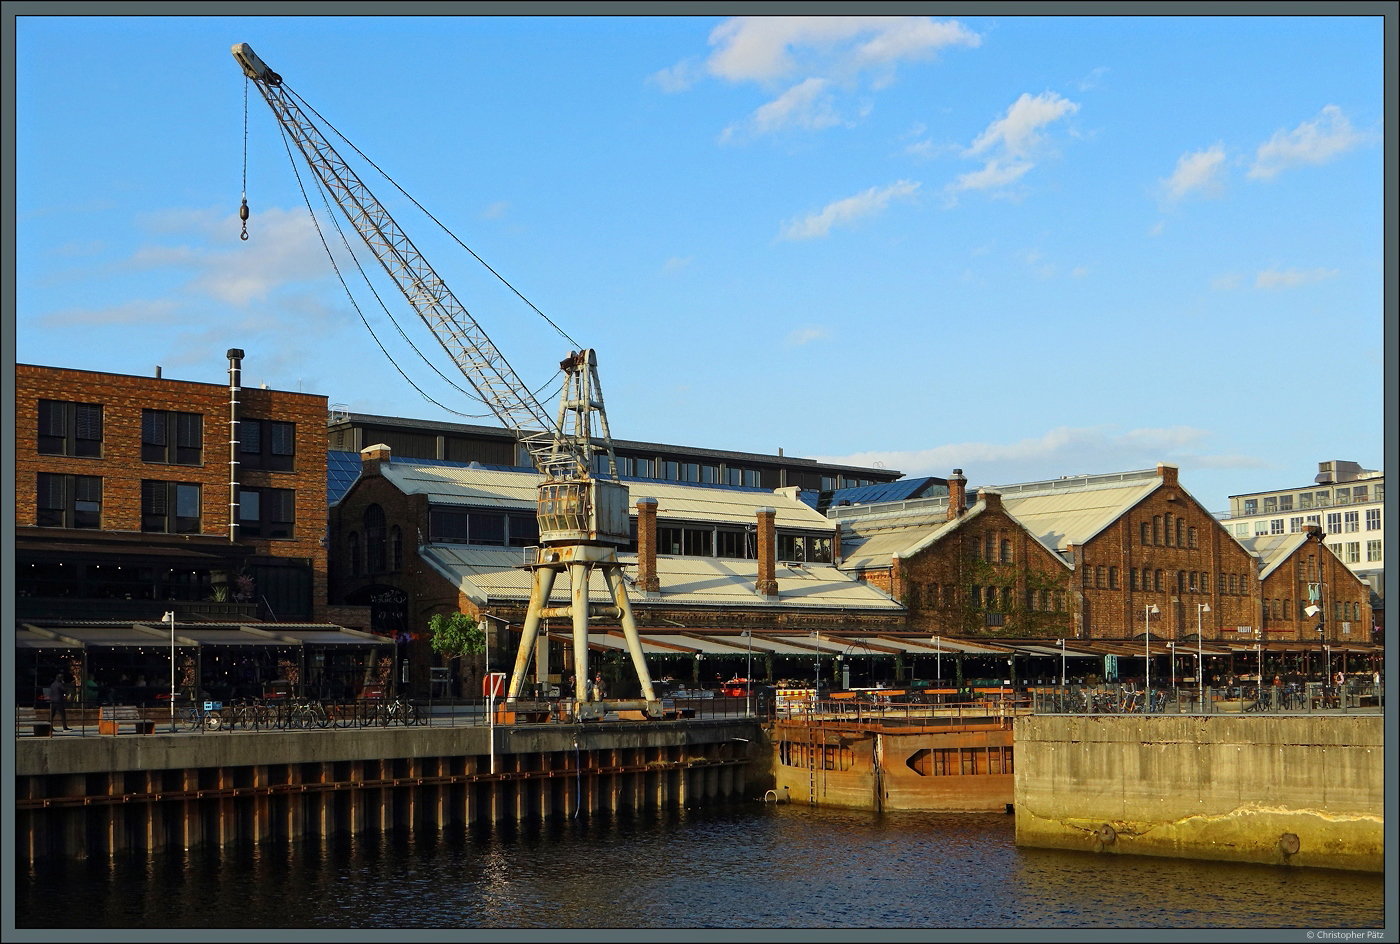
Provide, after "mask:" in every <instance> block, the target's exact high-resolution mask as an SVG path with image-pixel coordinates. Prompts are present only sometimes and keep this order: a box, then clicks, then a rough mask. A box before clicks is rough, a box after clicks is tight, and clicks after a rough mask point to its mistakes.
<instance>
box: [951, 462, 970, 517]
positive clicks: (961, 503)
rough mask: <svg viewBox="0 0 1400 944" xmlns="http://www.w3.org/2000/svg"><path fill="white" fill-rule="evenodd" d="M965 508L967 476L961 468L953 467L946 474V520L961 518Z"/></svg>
mask: <svg viewBox="0 0 1400 944" xmlns="http://www.w3.org/2000/svg"><path fill="white" fill-rule="evenodd" d="M966 510H967V477H966V476H965V475H963V474H962V469H954V470H953V474H952V475H950V476H948V520H949V521H952V520H953V519H954V518H961V517H962V513H963V512H964V511H966Z"/></svg>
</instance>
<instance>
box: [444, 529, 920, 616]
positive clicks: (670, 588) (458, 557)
mask: <svg viewBox="0 0 1400 944" xmlns="http://www.w3.org/2000/svg"><path fill="white" fill-rule="evenodd" d="M419 556H420V557H421V558H422V559H423V560H425V561H427V562H428V564H429V566H431V567H432V568H433V569H434V570H436V571H437V572H438V573H439V574H441V575H442V576H443V577H444V578H445V579H446V580H448V581H450V582H452V583H453V584H454V585H456V586H457V587H458V588H459V589H460V590H461V591H462V592H463V593H465V594H466V595H467V597H468V598H469V599H471V600H472V601H473V602H474V603H476V604H478V605H485V604H487V603H488V602H491V601H503V600H509V601H513V602H524V601H526V600H528V599H529V597H530V573H529V571H527V570H523V569H521V568H520V564H521V563H522V562H523V556H522V554H521V550H520V549H519V548H510V549H506V548H480V547H469V546H465V545H460V544H431V545H425V546H423V547H421V548H420V549H419ZM618 560H620V561H622V562H623V563H624V564H628V565H633V566H635V564H636V560H637V557H636V555H635V554H619V555H618ZM656 570H657V575H658V576H659V577H660V580H661V596H660V597H659V598H642V597H640V596H639V595H638V594H637V593H636V592H635V591H633V593H632V600H633V603H634V604H636V603H643V602H646V603H664V604H668V605H671V604H689V605H696V606H720V607H739V606H742V607H755V608H773V607H779V608H781V607H814V608H822V607H840V608H846V609H868V610H874V611H879V612H881V613H890V612H897V611H899V610H900V609H902V608H901V607H900V605H899V604H898V603H896V602H894V601H893V600H891V599H890V598H889V597H887V596H885V595H884V594H883V593H881V592H880V591H878V590H876V589H875V588H873V587H869V586H867V585H865V584H864V583H861V582H860V581H858V580H853V579H852V578H850V577H848V576H847V575H845V574H843V573H841V571H839V570H837V569H836V568H835V567H833V566H831V565H830V564H807V565H805V566H803V567H794V566H790V565H786V564H779V565H778V569H777V580H778V602H777V603H776V604H774V603H769V602H768V600H767V598H766V597H764V596H763V595H762V594H760V593H758V592H757V590H756V589H755V584H756V583H757V581H758V561H754V560H733V559H729V558H718V557H668V556H664V555H658V556H657V559H656ZM570 593H571V591H570V588H569V580H568V577H567V575H561V576H560V577H559V578H558V579H557V580H556V581H555V583H554V589H553V592H552V593H551V595H550V603H551V605H555V606H563V605H566V604H567V603H568V602H569V599H570ZM588 598H589V600H590V601H592V602H594V603H604V604H606V603H610V602H611V598H610V597H609V596H608V593H607V588H606V587H605V586H604V584H603V578H602V576H601V575H595V576H594V578H593V579H592V581H591V582H590V584H589V588H588Z"/></svg>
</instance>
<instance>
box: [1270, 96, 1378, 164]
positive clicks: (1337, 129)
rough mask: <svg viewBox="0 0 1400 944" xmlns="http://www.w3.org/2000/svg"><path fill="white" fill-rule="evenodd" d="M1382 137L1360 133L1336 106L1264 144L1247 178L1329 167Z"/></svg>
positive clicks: (1278, 134) (1282, 132)
mask: <svg viewBox="0 0 1400 944" xmlns="http://www.w3.org/2000/svg"><path fill="white" fill-rule="evenodd" d="M1378 137H1379V136H1378V135H1374V134H1366V133H1362V132H1359V131H1357V130H1356V129H1354V128H1353V127H1352V126H1351V122H1350V121H1348V120H1347V117H1346V116H1345V115H1343V114H1342V110H1341V109H1340V108H1338V107H1337V106H1336V105H1328V106H1326V107H1325V108H1323V109H1322V111H1321V112H1319V113H1318V116H1317V117H1316V118H1314V119H1313V120H1312V121H1305V122H1303V123H1302V124H1300V125H1299V126H1298V127H1296V128H1294V129H1293V130H1292V131H1284V130H1282V129H1280V130H1278V131H1276V132H1274V136H1273V137H1272V138H1270V139H1269V140H1267V141H1265V142H1264V143H1263V144H1261V145H1259V150H1258V151H1257V152H1256V153H1255V156H1254V165H1253V166H1252V167H1250V168H1249V173H1248V174H1247V175H1246V176H1248V177H1249V178H1250V179H1251V180H1272V179H1273V178H1274V177H1276V176H1277V175H1278V173H1279V172H1280V171H1283V170H1286V169H1288V168H1290V167H1301V166H1303V165H1307V164H1326V163H1327V162H1328V161H1330V160H1332V159H1333V158H1334V157H1337V156H1338V155H1340V154H1344V153H1346V152H1347V151H1350V150H1351V149H1352V148H1355V147H1357V146H1359V145H1361V144H1365V143H1369V142H1371V141H1373V140H1376V139H1377V138H1378Z"/></svg>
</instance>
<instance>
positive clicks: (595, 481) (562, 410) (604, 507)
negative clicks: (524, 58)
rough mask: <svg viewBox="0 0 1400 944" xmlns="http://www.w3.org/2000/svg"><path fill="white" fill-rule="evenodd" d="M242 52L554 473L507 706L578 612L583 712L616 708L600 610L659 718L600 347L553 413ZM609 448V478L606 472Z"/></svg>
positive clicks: (568, 380) (541, 513)
mask: <svg viewBox="0 0 1400 944" xmlns="http://www.w3.org/2000/svg"><path fill="white" fill-rule="evenodd" d="M233 57H234V59H236V60H237V61H238V64H239V65H240V66H241V67H242V69H243V74H244V75H245V76H246V77H247V79H248V80H249V81H250V82H252V83H253V84H254V85H255V86H256V87H257V90H258V92H259V93H261V95H262V97H263V99H264V100H265V101H266V102H267V104H268V107H270V108H271V109H272V113H273V115H274V116H275V117H276V119H277V121H278V123H279V124H280V125H281V127H282V129H283V131H284V133H285V134H286V135H287V136H288V137H289V138H290V139H291V140H292V141H293V142H294V143H295V144H296V147H297V149H298V150H299V151H300V152H301V155H302V157H303V158H304V159H305V160H306V163H307V165H308V166H309V167H310V168H311V170H312V172H313V173H314V174H315V175H316V178H317V179H318V180H319V181H320V184H321V186H322V187H323V188H324V190H325V192H326V193H327V194H329V196H330V198H331V199H332V200H334V201H335V203H336V205H337V206H338V207H339V208H340V210H341V211H342V213H343V214H344V215H345V218H346V220H348V221H349V223H350V225H351V226H352V227H353V228H354V229H355V231H356V232H357V233H359V235H360V237H361V238H362V239H363V240H364V242H365V245H366V246H368V247H369V249H370V251H371V252H372V253H373V255H374V256H375V258H376V259H378V260H379V263H380V264H381V265H382V266H383V267H384V271H385V272H386V273H388V275H389V277H390V279H392V280H393V282H394V284H395V285H396V286H397V287H398V289H399V291H401V292H402V293H403V295H404V297H405V298H406V299H407V300H408V303H409V304H410V305H411V306H412V307H413V310H414V311H415V312H417V314H418V316H419V317H420V318H421V319H422V320H423V323H424V324H426V325H427V326H428V328H429V330H430V331H431V332H432V334H433V336H434V337H435V338H436V339H437V341H438V343H439V344H441V345H442V347H443V350H445V351H446V352H447V355H448V356H449V357H450V358H451V359H452V361H453V363H454V364H456V365H457V368H458V369H459V370H460V371H461V372H462V374H463V376H464V377H466V379H467V381H468V382H469V383H470V384H471V386H472V388H473V389H474V390H475V391H476V393H477V395H478V396H479V397H480V398H481V400H482V401H483V402H484V403H485V404H486V405H487V406H488V407H489V408H490V409H491V411H492V412H493V413H494V414H495V415H496V417H497V418H498V419H499V420H500V421H501V423H502V424H504V425H505V426H506V427H507V428H508V429H510V430H512V431H513V432H514V433H515V435H516V438H517V439H518V441H519V442H520V444H521V445H522V446H523V447H524V448H525V449H526V450H527V451H528V452H529V454H530V458H531V460H532V461H533V463H534V465H535V467H536V469H538V470H539V472H540V473H542V474H543V475H544V481H543V482H541V483H540V485H539V488H538V493H537V504H536V517H537V519H538V522H539V533H540V543H539V546H538V547H537V548H536V549H535V553H534V560H533V561H532V562H528V563H527V564H526V565H525V566H526V567H527V568H528V569H529V570H530V571H531V584H530V602H529V604H528V607H527V609H526V614H525V622H524V626H523V628H522V632H521V639H520V647H519V649H518V651H517V653H516V657H515V666H514V670H513V672H512V673H511V678H510V686H509V688H508V689H507V692H506V709H507V710H509V709H510V708H511V707H512V705H514V704H516V703H517V702H518V701H519V700H520V695H521V692H522V690H523V688H524V684H525V675H526V672H527V670H528V668H529V664H530V660H531V657H532V654H533V652H534V650H535V646H536V642H537V640H538V637H539V631H540V623H541V621H542V620H544V619H548V618H559V619H564V618H567V619H569V620H570V621H571V622H572V625H573V657H574V658H573V661H574V665H573V671H574V680H575V702H574V714H573V717H574V720H579V721H589V720H597V719H599V718H601V717H602V716H603V714H604V713H605V712H606V711H607V709H608V705H607V704H605V703H604V702H603V701H602V700H601V699H600V698H599V697H598V695H597V693H596V692H594V691H592V690H591V686H589V685H588V684H587V679H588V678H589V676H588V626H589V620H590V617H594V616H597V617H607V618H611V619H615V620H617V621H618V622H620V623H621V624H622V631H623V635H624V637H625V638H626V642H627V649H628V652H629V653H630V655H631V657H632V664H633V666H634V668H635V669H636V673H637V679H638V681H639V682H640V683H641V690H642V698H643V704H641V705H637V706H636V707H637V708H639V709H641V710H643V711H644V712H645V713H646V715H647V716H649V717H659V716H660V712H661V703H660V702H659V701H658V700H657V698H656V694H655V691H654V689H653V686H652V682H651V676H650V674H649V673H648V671H647V666H646V660H645V659H644V658H643V655H642V643H641V637H640V636H639V634H638V632H637V624H636V620H635V619H634V617H633V615H632V607H631V604H630V602H629V600H628V596H627V586H626V583H625V582H624V580H623V576H622V566H623V565H622V564H621V562H619V561H618V559H617V549H618V548H619V547H621V546H625V545H626V544H628V543H629V542H630V540H631V535H630V525H629V517H628V490H627V486H625V485H623V484H622V482H620V481H619V480H618V478H617V457H616V455H615V454H614V452H613V446H612V436H611V433H610V432H609V430H608V420H607V411H606V410H605V408H604V405H603V394H602V389H601V387H600V385H599V383H598V358H597V355H596V354H595V353H594V351H593V350H592V349H584V350H577V351H570V352H569V354H568V356H567V357H565V358H564V359H563V361H562V362H560V365H559V367H560V369H561V370H562V371H563V373H564V384H563V390H562V392H561V394H560V398H559V406H558V410H557V413H556V415H555V416H554V417H551V416H550V414H549V412H548V411H547V410H546V409H545V407H544V406H543V405H542V404H541V403H540V402H539V401H538V400H536V398H535V396H534V394H533V393H531V391H530V389H529V387H527V386H526V385H525V384H524V383H523V382H522V381H521V380H520V378H519V377H518V376H516V374H515V371H514V370H512V369H511V366H510V364H509V363H507V361H506V359H505V357H504V355H502V354H501V352H500V351H498V350H497V349H496V346H495V344H493V343H492V341H491V339H490V338H489V337H487V335H486V332H485V331H484V330H482V328H481V326H480V325H479V324H478V323H477V322H476V320H475V319H474V318H473V317H472V316H471V314H470V313H469V312H468V311H467V309H466V307H465V306H464V305H462V303H461V302H459V301H458V300H457V298H456V296H454V295H453V294H452V290H451V289H449V288H448V287H447V284H446V283H445V282H443V280H442V279H441V278H440V277H439V276H438V274H437V273H436V272H435V271H434V270H433V268H432V266H430V265H429V264H428V261H427V260H426V259H424V258H423V256H422V254H421V253H419V251H418V250H417V248H416V247H415V246H414V245H413V243H412V241H410V240H409V238H408V236H407V235H405V234H404V232H403V230H402V229H401V228H400V227H399V225H398V224H397V223H396V222H394V219H393V217H391V216H390V215H389V211H388V210H386V209H385V208H384V206H383V205H382V204H381V203H380V202H379V201H378V200H377V199H375V197H374V195H373V194H372V193H370V191H369V188H368V187H366V186H365V184H364V183H363V182H362V181H361V180H360V178H359V177H358V176H357V175H356V174H355V172H354V171H353V170H351V169H350V167H349V165H347V164H346V162H345V161H344V160H342V159H341V157H340V155H339V154H337V153H336V151H335V149H334V148H333V147H331V145H330V143H329V141H328V140H327V139H326V137H325V136H324V135H323V134H322V133H321V131H320V129H319V128H318V127H317V125H316V124H315V123H313V122H312V121H311V119H310V118H309V117H308V116H307V114H306V111H305V110H303V108H302V107H301V104H300V101H299V97H297V96H294V95H293V94H292V93H291V92H290V91H289V89H288V88H287V87H286V85H284V83H283V81H282V77H281V76H280V75H278V74H277V73H276V72H273V71H272V70H271V69H270V68H268V67H267V65H266V64H265V63H264V62H263V61H262V60H261V59H259V58H258V56H257V55H256V54H255V53H254V52H253V50H252V49H251V48H250V47H249V46H248V44H247V43H238V44H236V45H234V47H233ZM313 112H314V110H313ZM317 117H319V115H318V116H317ZM246 206H247V204H246V198H245V203H244V209H243V210H241V211H240V215H241V216H243V219H244V220H245V222H246V220H247V216H246ZM595 422H596V424H597V425H596V429H597V435H595V433H594V430H595V425H594V424H595ZM604 456H606V459H607V462H606V466H607V472H606V474H603V473H601V472H600V470H599V466H601V465H602V462H601V461H600V460H601V458H602V457H604ZM595 570H596V571H598V572H599V573H600V574H601V575H602V578H603V581H604V583H605V585H606V586H607V589H608V593H609V595H610V597H611V599H612V602H613V605H612V606H597V605H592V604H590V603H589V599H588V587H589V582H590V578H591V576H592V573H593V571H595ZM565 572H567V573H568V576H569V585H570V591H571V593H570V602H569V604H568V605H567V606H562V607H551V606H550V595H551V593H552V592H553V589H554V584H555V581H556V579H557V578H558V576H559V575H560V574H561V573H565Z"/></svg>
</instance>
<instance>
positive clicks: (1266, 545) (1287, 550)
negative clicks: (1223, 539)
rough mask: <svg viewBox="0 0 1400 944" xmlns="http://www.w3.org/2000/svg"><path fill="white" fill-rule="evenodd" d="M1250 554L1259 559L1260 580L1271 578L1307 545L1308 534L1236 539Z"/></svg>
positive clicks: (1260, 535) (1263, 535)
mask: <svg viewBox="0 0 1400 944" xmlns="http://www.w3.org/2000/svg"><path fill="white" fill-rule="evenodd" d="M1235 540H1236V541H1238V542H1239V544H1240V546H1241V547H1243V548H1244V549H1245V550H1246V551H1248V552H1249V553H1250V554H1253V555H1254V556H1255V557H1257V558H1259V579H1260V580H1263V579H1264V578H1265V577H1267V576H1269V575H1270V574H1271V573H1273V572H1274V571H1275V570H1277V569H1278V566H1279V565H1280V564H1282V563H1283V562H1284V561H1286V560H1288V556H1289V555H1290V554H1292V553H1293V552H1294V551H1296V550H1297V549H1298V548H1300V547H1302V546H1303V545H1304V544H1306V543H1307V540H1308V532H1306V531H1294V532H1291V533H1289V534H1257V535H1255V536H1254V537H1249V538H1235Z"/></svg>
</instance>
